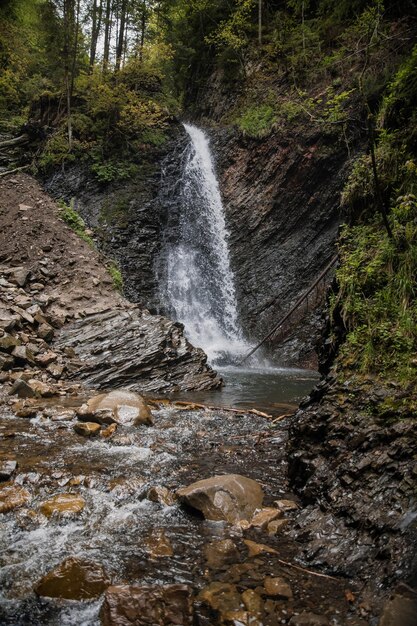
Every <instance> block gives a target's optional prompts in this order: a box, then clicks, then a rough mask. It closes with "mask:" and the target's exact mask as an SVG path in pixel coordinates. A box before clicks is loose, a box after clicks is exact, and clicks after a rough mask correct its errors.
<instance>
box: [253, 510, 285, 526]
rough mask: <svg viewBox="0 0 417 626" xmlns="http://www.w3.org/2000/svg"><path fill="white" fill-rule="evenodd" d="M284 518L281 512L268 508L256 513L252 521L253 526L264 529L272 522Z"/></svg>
mask: <svg viewBox="0 0 417 626" xmlns="http://www.w3.org/2000/svg"><path fill="white" fill-rule="evenodd" d="M282 516H283V512H282V511H281V510H279V509H274V508H272V507H267V508H265V509H261V510H260V511H256V513H255V515H254V516H253V517H252V519H251V526H254V527H255V528H261V529H264V528H266V527H267V526H268V524H269V522H272V521H273V520H275V519H276V518H277V517H282Z"/></svg>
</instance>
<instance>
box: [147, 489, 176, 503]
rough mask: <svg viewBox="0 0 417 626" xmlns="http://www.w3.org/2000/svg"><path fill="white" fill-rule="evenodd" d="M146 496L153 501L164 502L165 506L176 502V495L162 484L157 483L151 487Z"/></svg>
mask: <svg viewBox="0 0 417 626" xmlns="http://www.w3.org/2000/svg"><path fill="white" fill-rule="evenodd" d="M146 497H147V498H148V500H150V501H151V502H159V503H160V504H164V505H165V506H172V505H173V504H175V502H176V498H175V495H174V494H173V493H172V491H170V490H169V489H167V488H166V487H161V486H160V485H155V486H154V487H151V488H150V489H149V491H148V493H147V494H146Z"/></svg>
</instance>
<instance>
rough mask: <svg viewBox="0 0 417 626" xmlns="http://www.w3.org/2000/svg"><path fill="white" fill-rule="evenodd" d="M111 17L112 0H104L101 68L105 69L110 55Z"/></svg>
mask: <svg viewBox="0 0 417 626" xmlns="http://www.w3.org/2000/svg"><path fill="white" fill-rule="evenodd" d="M111 18H112V0H107V2H106V17H105V29H104V51H103V69H104V70H106V69H107V67H108V65H109V57H110V38H111Z"/></svg>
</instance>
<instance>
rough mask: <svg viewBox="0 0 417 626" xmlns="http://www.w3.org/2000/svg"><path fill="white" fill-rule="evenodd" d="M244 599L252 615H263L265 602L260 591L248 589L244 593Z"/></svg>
mask: <svg viewBox="0 0 417 626" xmlns="http://www.w3.org/2000/svg"><path fill="white" fill-rule="evenodd" d="M242 600H243V604H244V605H245V608H246V610H247V611H249V613H251V614H252V615H262V613H263V606H264V603H263V600H262V598H261V596H260V595H259V593H257V592H256V591H255V590H254V589H246V591H244V592H243V593H242Z"/></svg>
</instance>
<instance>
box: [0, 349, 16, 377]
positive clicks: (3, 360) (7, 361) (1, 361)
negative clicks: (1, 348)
mask: <svg viewBox="0 0 417 626" xmlns="http://www.w3.org/2000/svg"><path fill="white" fill-rule="evenodd" d="M13 365H14V358H13V357H12V356H10V354H1V353H0V372H6V371H7V370H10V369H12V367H13Z"/></svg>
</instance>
